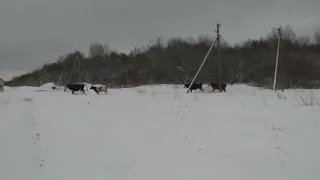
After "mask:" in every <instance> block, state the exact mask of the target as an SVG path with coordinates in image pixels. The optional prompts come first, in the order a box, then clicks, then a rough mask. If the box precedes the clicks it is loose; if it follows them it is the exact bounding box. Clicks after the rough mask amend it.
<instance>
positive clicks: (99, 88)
mask: <svg viewBox="0 0 320 180" xmlns="http://www.w3.org/2000/svg"><path fill="white" fill-rule="evenodd" d="M90 89H92V90H94V91H95V92H96V93H97V94H99V92H108V90H107V86H105V85H101V86H91V87H90Z"/></svg>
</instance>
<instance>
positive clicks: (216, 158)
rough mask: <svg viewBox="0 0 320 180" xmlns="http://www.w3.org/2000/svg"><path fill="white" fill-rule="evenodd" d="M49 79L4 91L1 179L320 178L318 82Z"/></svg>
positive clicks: (1, 102)
mask: <svg viewBox="0 0 320 180" xmlns="http://www.w3.org/2000/svg"><path fill="white" fill-rule="evenodd" d="M50 87H51V86H50V85H48V86H43V87H41V88H37V87H17V88H9V87H6V92H5V93H1V94H0V107H1V108H0V114H1V121H0V145H1V149H0V160H1V162H2V163H1V167H0V179H6V180H16V179H45V180H51V179H52V180H53V179H59V180H71V179H77V180H88V179H101V180H102V179H108V180H112V179H131V180H138V179H139V180H141V179H152V180H163V179H166V180H171V179H172V180H179V179H183V180H194V179H237V180H257V179H259V180H270V179H272V180H284V179H288V180H289V179H290V180H300V179H308V180H318V179H319V178H320V173H319V170H318V167H320V156H319V152H320V139H319V138H318V137H320V131H319V124H320V121H319V116H320V111H319V106H318V105H317V103H316V102H318V101H319V100H320V91H318V90H315V91H314V96H313V100H314V102H315V104H314V106H307V104H303V103H302V101H301V99H300V97H302V99H304V101H305V102H306V103H308V102H310V99H308V98H310V93H309V91H308V90H292V91H291V90H288V91H286V92H285V93H278V96H277V95H276V94H275V93H274V92H272V91H269V90H262V89H259V88H254V87H249V86H245V85H234V86H228V87H227V92H226V93H206V92H204V93H200V92H194V93H188V94H186V93H185V91H186V89H183V88H182V86H177V85H158V86H141V87H137V88H123V89H110V90H109V92H108V93H107V94H102V95H96V94H95V93H94V92H93V91H89V92H87V95H80V94H79V95H71V93H70V92H62V91H52V90H51V89H50ZM46 88H47V91H38V90H40V89H41V90H46ZM209 90H210V89H207V92H209ZM17 112H19V113H17Z"/></svg>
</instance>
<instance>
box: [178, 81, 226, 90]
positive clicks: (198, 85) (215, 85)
mask: <svg viewBox="0 0 320 180" xmlns="http://www.w3.org/2000/svg"><path fill="white" fill-rule="evenodd" d="M190 84H191V83H187V84H185V85H184V87H185V88H189V86H190ZM202 86H203V84H202V83H193V84H192V86H191V87H190V91H191V92H192V90H197V89H199V90H200V91H204V90H203V87H202ZM208 86H211V87H212V91H214V90H216V89H218V90H219V84H218V83H213V82H209V84H208ZM226 87H227V84H225V83H221V89H220V92H221V91H224V92H226Z"/></svg>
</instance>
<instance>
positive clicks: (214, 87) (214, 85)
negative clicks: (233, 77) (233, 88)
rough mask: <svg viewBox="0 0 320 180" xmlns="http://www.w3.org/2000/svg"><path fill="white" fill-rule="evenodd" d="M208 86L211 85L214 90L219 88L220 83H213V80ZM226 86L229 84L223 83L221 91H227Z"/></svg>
mask: <svg viewBox="0 0 320 180" xmlns="http://www.w3.org/2000/svg"><path fill="white" fill-rule="evenodd" d="M208 86H211V87H212V91H214V90H216V89H219V83H213V82H210V83H209V85H208ZM226 87H227V84H225V83H221V90H220V89H219V91H220V92H221V91H224V92H226Z"/></svg>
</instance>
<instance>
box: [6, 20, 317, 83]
mask: <svg viewBox="0 0 320 180" xmlns="http://www.w3.org/2000/svg"><path fill="white" fill-rule="evenodd" d="M282 32H283V36H282V41H281V47H280V55H279V69H278V87H277V88H319V87H320V83H319V79H320V71H319V69H320V63H319V59H320V42H318V41H315V42H314V41H311V40H310V38H309V39H308V38H306V37H305V36H301V37H300V36H297V35H296V34H295V33H294V31H293V30H292V29H291V28H290V27H289V26H285V27H284V28H283V30H282ZM319 34H320V33H319ZM316 37H318V36H316ZM315 39H317V38H315ZM213 40H214V38H210V37H207V36H200V37H199V38H198V39H193V38H185V39H183V38H172V39H170V40H168V41H167V42H164V41H163V40H162V39H160V38H159V39H157V41H156V42H155V43H154V44H152V45H148V46H145V47H141V48H137V47H135V48H134V49H133V50H132V51H131V52H130V53H128V54H124V53H119V52H116V51H113V50H110V49H109V48H108V46H106V45H101V44H92V45H91V46H90V48H89V55H88V56H87V57H86V56H85V55H84V53H82V52H78V51H77V52H72V53H68V54H65V55H63V56H61V57H59V58H58V60H57V62H55V63H53V64H46V65H44V66H43V67H42V68H41V69H38V70H35V71H33V72H30V73H28V74H25V75H22V76H19V77H15V78H13V79H12V80H11V81H8V82H6V84H7V85H8V86H26V85H28V86H40V85H42V84H44V83H47V82H58V79H59V77H60V75H61V73H62V79H61V81H60V83H61V85H64V84H66V83H68V82H76V81H79V80H80V81H85V82H90V83H93V84H96V83H104V84H108V85H109V86H110V87H117V86H137V85H144V84H163V83H170V84H177V83H178V84H181V83H184V82H185V81H191V78H192V76H193V75H194V74H195V73H196V70H197V69H198V67H199V65H200V64H201V61H202V60H203V58H204V56H205V54H206V53H207V51H208V49H209V46H210V44H211V43H212V42H213ZM318 40H319V39H318ZM221 46H222V47H221V58H220V59H221V68H222V73H221V74H222V81H224V82H226V83H250V84H254V85H256V86H260V87H265V88H271V87H272V82H273V76H274V75H273V74H274V67H275V57H276V49H277V33H276V29H275V28H274V29H272V30H271V32H270V34H268V35H266V37H262V38H260V39H257V40H248V41H246V42H243V43H241V44H237V45H230V44H228V42H226V41H224V40H223V41H222V43H221ZM217 61H218V50H217V48H214V49H213V51H212V52H211V54H210V55H209V58H208V61H207V63H206V64H205V67H204V69H203V70H202V71H201V73H200V74H199V77H198V80H199V81H202V82H205V83H207V82H209V81H216V82H217V77H218V68H217V67H218V66H217ZM76 62H80V65H79V66H75V63H76ZM71 72H73V74H72V76H71Z"/></svg>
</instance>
